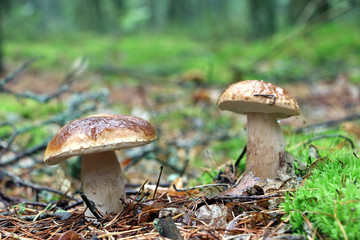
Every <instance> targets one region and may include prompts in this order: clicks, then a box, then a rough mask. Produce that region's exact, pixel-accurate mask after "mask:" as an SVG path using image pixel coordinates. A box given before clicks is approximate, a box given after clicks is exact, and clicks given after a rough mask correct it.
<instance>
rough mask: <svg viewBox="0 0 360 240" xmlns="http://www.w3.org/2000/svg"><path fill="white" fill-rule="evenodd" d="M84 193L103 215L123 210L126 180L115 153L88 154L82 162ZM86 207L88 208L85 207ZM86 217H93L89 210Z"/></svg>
mask: <svg viewBox="0 0 360 240" xmlns="http://www.w3.org/2000/svg"><path fill="white" fill-rule="evenodd" d="M81 184H82V191H83V193H84V194H85V195H86V197H87V198H88V199H90V200H91V201H93V202H94V203H95V206H96V208H97V210H98V211H99V212H101V213H103V214H107V213H117V212H119V211H121V210H123V202H125V198H126V195H125V186H124V179H123V175H122V171H121V167H120V165H119V162H118V159H117V157H116V155H115V152H113V151H110V152H101V153H94V154H86V155H84V156H83V157H82V160H81ZM85 207H86V206H85ZM85 216H92V213H91V212H90V210H89V209H87V210H86V212H85Z"/></svg>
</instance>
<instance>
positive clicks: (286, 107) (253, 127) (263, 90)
mask: <svg viewBox="0 0 360 240" xmlns="http://www.w3.org/2000/svg"><path fill="white" fill-rule="evenodd" d="M217 105H218V107H219V108H220V109H221V110H228V111H232V112H235V113H240V114H246V115H247V127H246V129H247V149H246V171H248V170H251V171H252V172H253V173H254V175H255V176H257V177H260V178H262V179H266V178H275V177H276V175H277V171H278V169H279V167H280V164H281V158H282V155H283V154H284V152H285V140H284V137H283V134H282V131H281V128H280V126H279V124H278V119H281V118H287V117H290V116H292V115H299V114H300V109H299V106H298V104H297V102H296V101H295V99H294V98H293V97H292V96H291V95H290V93H289V92H288V91H286V90H285V89H282V88H280V87H278V86H275V85H274V84H271V83H268V82H264V81H259V80H246V81H241V82H238V83H234V84H232V85H230V86H229V87H228V88H227V89H226V90H225V91H224V92H222V94H221V95H220V97H219V99H218V102H217Z"/></svg>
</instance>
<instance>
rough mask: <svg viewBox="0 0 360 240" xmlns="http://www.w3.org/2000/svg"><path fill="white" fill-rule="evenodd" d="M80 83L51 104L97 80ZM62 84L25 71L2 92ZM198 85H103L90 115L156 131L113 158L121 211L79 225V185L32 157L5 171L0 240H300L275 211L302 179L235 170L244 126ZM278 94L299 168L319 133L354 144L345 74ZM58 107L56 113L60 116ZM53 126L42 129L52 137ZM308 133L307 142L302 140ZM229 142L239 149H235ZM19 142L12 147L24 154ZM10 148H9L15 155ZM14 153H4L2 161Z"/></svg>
mask: <svg viewBox="0 0 360 240" xmlns="http://www.w3.org/2000/svg"><path fill="white" fill-rule="evenodd" d="M88 77H89V78H88V79H87V81H75V82H74V83H73V84H72V85H71V89H70V90H68V91H66V92H65V93H64V94H63V95H61V96H60V97H59V98H58V100H57V101H58V102H60V103H58V104H60V105H61V104H63V105H66V103H67V102H68V101H69V99H71V97H72V96H73V95H74V94H75V95H76V94H78V93H83V92H86V91H89V89H95V90H94V91H96V89H98V88H99V82H101V80H102V77H101V75H96V74H92V75H91V77H90V76H88ZM63 78H64V77H63V76H62V75H61V74H58V73H56V74H55V73H53V72H50V73H46V74H43V73H36V72H31V71H29V72H26V73H23V74H22V75H21V76H20V77H18V78H17V79H14V81H12V82H11V83H9V85H8V87H9V89H11V90H12V91H15V92H26V91H31V92H34V93H36V94H47V95H49V94H52V93H53V92H55V91H56V90H57V89H59V88H60V86H61V84H62V83H63ZM203 80H204V79H201V78H199V77H198V75H197V74H194V73H192V74H184V75H183V76H181V77H179V78H178V79H177V80H176V81H175V82H174V81H172V82H170V83H164V82H163V83H157V84H156V83H155V84H150V83H149V81H146V79H143V80H142V81H139V82H140V83H141V84H130V83H129V84H127V83H125V84H123V83H116V82H111V83H106V84H105V86H106V87H107V89H108V91H109V92H108V101H107V102H106V104H104V105H101V104H99V105H97V108H96V110H93V111H92V112H96V113H99V112H101V113H103V112H114V113H126V114H132V115H136V116H140V117H144V118H148V119H150V121H151V122H152V123H153V124H154V126H155V128H156V130H157V131H158V140H157V142H156V143H155V145H152V147H150V150H149V148H140V149H139V150H134V151H128V152H125V151H123V152H120V153H119V154H118V155H119V157H121V158H122V159H124V160H122V161H121V164H122V167H123V168H124V169H125V177H126V179H127V181H128V185H127V186H128V188H127V190H128V191H127V192H128V196H127V197H128V199H127V200H126V206H125V208H124V210H123V211H122V212H120V213H119V214H117V215H116V216H113V215H103V216H101V219H98V220H97V221H89V219H85V218H84V215H83V212H84V207H83V203H82V200H81V199H80V198H79V196H78V191H79V188H80V183H79V180H77V179H76V178H73V177H71V176H70V173H69V172H70V170H69V168H70V167H69V166H66V165H62V166H60V167H59V168H56V169H55V168H51V170H44V169H46V168H47V167H46V166H45V164H43V163H42V161H41V159H42V153H43V152H42V151H39V152H36V153H35V154H33V155H31V156H25V157H23V158H19V159H18V160H17V161H16V162H15V163H12V164H8V165H3V170H2V172H1V174H0V176H1V192H0V194H1V196H0V199H1V203H2V206H1V214H0V229H1V235H0V238H1V239H118V238H121V239H156V238H160V239H161V238H162V237H168V238H171V239H182V238H183V239H305V238H306V237H305V236H304V235H293V233H292V231H291V225H289V219H288V217H284V216H285V215H286V212H285V211H284V210H282V209H281V208H279V204H280V203H281V202H282V201H284V195H285V192H294V191H295V190H296V188H297V187H298V186H299V185H301V182H302V180H299V178H301V177H302V176H300V175H293V176H286V177H285V178H284V177H283V178H281V179H277V180H274V181H267V182H265V181H260V180H259V179H257V178H254V177H253V176H252V175H251V174H243V175H241V172H240V171H239V170H238V169H236V168H235V169H234V162H235V160H236V159H237V158H238V156H239V155H240V153H241V151H242V149H243V147H244V146H245V143H246V132H245V130H244V126H245V118H244V117H243V116H238V115H236V114H232V113H226V112H220V110H219V109H218V108H217V106H216V101H217V98H218V96H219V94H220V93H221V91H222V90H223V89H224V88H225V87H226V86H222V87H220V86H207V85H206V84H204V82H202V81H203ZM282 87H284V88H285V89H287V90H289V91H290V92H291V93H292V94H293V96H294V98H295V99H297V101H298V103H299V105H300V107H301V109H302V115H300V116H299V117H293V118H289V119H285V120H284V121H283V122H282V126H283V128H284V132H285V136H286V138H287V141H288V145H289V151H290V152H291V153H292V154H293V155H294V156H295V158H298V159H300V161H305V162H306V161H307V158H308V156H309V155H308V148H307V145H306V144H307V143H306V142H307V140H309V139H311V138H313V137H316V136H321V134H322V133H324V132H326V131H324V129H325V130H328V129H332V128H334V127H335V128H336V129H337V130H336V131H337V133H338V135H339V136H340V134H345V135H347V136H351V137H352V138H353V139H354V141H355V144H356V146H357V145H358V143H357V142H358V141H360V126H359V125H358V124H357V122H354V121H348V120H354V119H358V117H359V116H357V115H354V113H357V112H360V109H359V107H360V106H359V104H358V103H359V101H360V88H359V86H356V85H354V84H352V83H350V82H349V81H348V79H347V77H346V75H338V76H336V77H335V78H334V79H331V80H328V81H322V82H316V83H313V84H312V85H310V84H303V83H294V84H286V85H284V86H282ZM19 101H24V102H23V103H22V104H24V107H26V106H27V104H28V103H27V101H25V100H21V99H20V100H19ZM64 108H65V107H60V112H61V111H64ZM17 114H20V116H16V117H15V119H17V120H19V121H20V120H21V121H23V122H22V124H23V123H24V122H25V123H26V121H27V122H29V121H35V120H34V119H33V116H31V117H29V118H25V119H23V116H21V111H20V113H17ZM11 117H14V116H7V119H6V120H7V121H10V119H11ZM46 117H49V116H48V115H46V116H45V118H46ZM351 117H352V118H351ZM36 121H38V120H36ZM25 125H26V124H25ZM58 127H59V126H55V125H50V128H51V129H52V130H51V131H50V132H54V131H56V129H57V128H58ZM46 130H48V129H46ZM46 130H45V131H46ZM307 132H311V134H310V135H305V133H307ZM297 135H302V136H301V137H296V136H297ZM233 138H240V140H236V141H235V142H234V140H233ZM26 139H28V137H27V138H26ZM22 141H24V140H18V142H17V143H16V144H18V145H19V146H21V145H24V143H23V142H22ZM229 146H231V149H230V147H229ZM299 146H300V147H299ZM344 146H347V143H346V142H344V141H343V139H340V141H337V142H334V141H330V145H327V146H324V145H321V144H320V145H318V148H319V150H324V149H325V148H331V149H338V148H344ZM222 147H224V149H222ZM16 149H17V147H16V146H15V145H14V146H12V150H14V152H15V151H16ZM144 153H147V154H144ZM150 153H153V155H155V156H153V155H151V154H150ZM12 154H14V153H12V152H11V151H9V152H8V153H6V155H5V158H6V157H11V155H12ZM138 156H143V158H141V159H138V158H137V157H138ZM136 159H137V160H136ZM135 160H136V161H135ZM205 161H206V162H207V163H205ZM244 161H245V160H244V159H243V161H242V163H241V164H240V166H243V165H244ZM161 166H164V168H163V171H162V170H160V167H161ZM204 173H205V174H204ZM206 173H207V174H206ZM160 175H161V177H160ZM158 179H159V180H158ZM69 182H70V183H71V187H70V188H69V187H68V186H69ZM205 183H209V184H211V185H203V184H205ZM189 185H190V186H192V187H189ZM66 187H67V190H65V191H64V188H65V189H66ZM305 219H306V218H305ZM310 226H311V224H310ZM314 228H315V227H314ZM313 230H314V229H313ZM309 234H310V235H309V236H308V237H312V239H313V238H314V236H315V235H316V234H317V235H318V234H319V233H317V232H316V229H315V231H309Z"/></svg>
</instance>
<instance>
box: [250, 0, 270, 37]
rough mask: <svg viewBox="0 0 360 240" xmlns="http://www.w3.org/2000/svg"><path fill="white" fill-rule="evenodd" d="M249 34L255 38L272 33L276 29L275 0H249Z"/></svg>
mask: <svg viewBox="0 0 360 240" xmlns="http://www.w3.org/2000/svg"><path fill="white" fill-rule="evenodd" d="M248 4H249V10H250V11H249V15H250V28H251V36H252V38H255V39H260V38H265V37H268V36H270V35H272V34H273V33H274V32H275V30H276V18H275V17H276V14H275V9H276V1H275V0H249V1H248Z"/></svg>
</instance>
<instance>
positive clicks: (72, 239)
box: [59, 231, 83, 240]
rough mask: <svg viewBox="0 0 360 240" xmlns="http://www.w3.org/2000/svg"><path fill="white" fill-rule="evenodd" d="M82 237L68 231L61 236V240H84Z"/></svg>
mask: <svg viewBox="0 0 360 240" xmlns="http://www.w3.org/2000/svg"><path fill="white" fill-rule="evenodd" d="M82 239H83V238H82V237H81V235H80V234H79V233H77V232H74V231H67V232H65V233H64V234H62V235H61V237H60V238H59V240H82Z"/></svg>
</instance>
